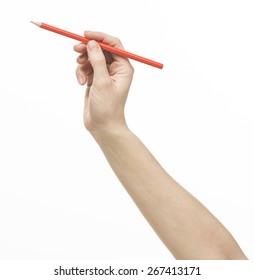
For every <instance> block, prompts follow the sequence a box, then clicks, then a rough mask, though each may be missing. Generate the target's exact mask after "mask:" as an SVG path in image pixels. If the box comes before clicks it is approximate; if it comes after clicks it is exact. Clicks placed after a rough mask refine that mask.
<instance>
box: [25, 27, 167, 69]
mask: <svg viewBox="0 0 254 280" xmlns="http://www.w3.org/2000/svg"><path fill="white" fill-rule="evenodd" d="M31 22H32V23H33V24H35V25H37V26H39V27H41V28H43V29H47V30H49V31H52V32H55V33H58V34H60V35H63V36H66V37H69V38H72V39H75V40H78V41H80V42H83V43H85V44H87V43H88V42H89V41H90V40H89V39H87V38H86V37H83V36H80V35H77V34H74V33H71V32H69V31H66V30H63V29H60V28H57V27H54V26H51V25H48V24H46V23H42V22H36V21H31ZM98 43H99V45H100V46H101V48H102V49H104V50H106V51H109V52H112V53H115V54H117V55H120V56H124V57H128V58H131V59H134V60H137V61H139V62H142V63H145V64H148V65H151V66H154V67H157V68H159V69H162V68H163V64H162V63H159V62H156V61H154V60H151V59H148V58H145V57H142V56H139V55H136V54H133V53H130V52H127V51H124V50H121V49H118V48H114V47H111V46H109V45H106V44H104V43H100V42H98Z"/></svg>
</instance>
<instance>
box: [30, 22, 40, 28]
mask: <svg viewBox="0 0 254 280" xmlns="http://www.w3.org/2000/svg"><path fill="white" fill-rule="evenodd" d="M30 22H31V23H33V24H35V25H37V26H39V27H41V22H38V21H30Z"/></svg>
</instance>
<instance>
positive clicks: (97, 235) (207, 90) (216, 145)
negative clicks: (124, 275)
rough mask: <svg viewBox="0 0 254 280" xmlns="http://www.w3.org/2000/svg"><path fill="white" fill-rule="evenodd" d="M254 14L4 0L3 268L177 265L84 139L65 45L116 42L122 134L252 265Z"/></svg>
mask: <svg viewBox="0 0 254 280" xmlns="http://www.w3.org/2000/svg"><path fill="white" fill-rule="evenodd" d="M253 14H254V7H253V1H245V0H241V1H240V0H239V1H226V0H220V1H218V0H214V1H201V0H200V1H197V0H194V1H188V0H185V1H166V0H165V1H162V0H155V1H130V0H129V1H119V0H109V1H98V0H97V1H96V0H90V1H85V0H83V1H80V0H79V1H78V0H77V1H75V0H73V1H52V0H44V1H38V0H34V1H29V0H24V1H17V0H14V1H11V0H9V1H2V2H1V4H0V28H1V33H0V34H1V45H0V46H1V52H0V71H1V72H0V73H1V78H0V137H1V138H0V165H1V168H0V172H1V173H0V248H1V249H0V258H1V259H173V257H172V256H171V254H170V253H169V252H168V250H167V249H166V248H165V247H164V245H163V244H162V243H161V241H160V240H159V239H158V237H157V236H156V235H155V233H154V232H153V230H152V229H151V228H150V226H149V225H148V224H147V222H146V221H145V219H144V218H143V216H142V215H141V214H140V213H139V211H138V210H137V208H136V206H135V205H134V203H133V202H132V200H131V199H130V198H129V196H128V195H127V193H126V192H125V190H124V189H123V187H122V186H121V184H120V183H119V182H118V180H117V179H116V177H115V175H114V174H113V172H112V171H111V169H110V168H109V166H108V164H107V162H106V160H105V159H104V157H103V154H102V153H101V151H100V149H99V148H98V146H97V144H96V143H95V142H94V141H93V139H92V137H91V136H90V135H89V133H88V132H86V131H85V128H84V127H83V121H82V114H83V99H84V88H82V87H80V86H79V85H78V84H77V82H76V79H75V74H74V72H75V67H76V61H75V59H76V56H77V55H76V54H75V53H74V52H73V50H72V46H73V45H74V44H75V43H76V42H75V41H74V40H71V39H69V38H65V37H62V36H59V35H56V34H53V33H50V32H48V31H45V30H42V29H39V28H37V27H36V26H34V25H32V24H31V23H30V22H29V21H30V20H35V21H43V22H45V23H48V24H51V25H55V26H57V27H60V28H63V29H66V30H69V31H72V32H74V33H78V34H82V33H83V31H84V30H99V31H103V32H106V33H109V34H112V35H114V36H117V37H119V38H121V40H122V42H123V44H124V46H125V48H126V50H128V51H131V52H134V53H136V54H139V55H142V56H145V57H148V58H150V59H154V60H157V61H159V62H162V63H164V64H165V67H164V69H163V70H159V69H156V68H153V67H150V66H147V65H143V64H141V63H138V62H133V66H134V68H135V78H134V81H133V84H132V87H131V91H130V96H129V99H128V102H127V106H126V115H127V121H128V124H129V127H130V128H131V129H132V130H133V131H134V132H135V133H136V134H137V135H138V136H139V138H141V140H142V141H143V142H144V143H145V144H146V146H147V147H148V148H149V149H150V150H151V151H152V153H153V154H154V155H155V157H156V158H157V159H158V160H159V161H160V163H161V164H162V165H163V167H164V168H165V169H166V170H167V171H168V172H169V173H170V174H171V176H173V177H174V178H175V179H176V180H177V181H178V182H179V183H180V184H182V185H183V186H184V187H185V188H186V189H187V190H188V191H190V192H191V193H192V194H193V195H195V196H196V197H197V198H198V199H199V200H200V201H201V202H202V203H203V204H204V205H206V207H208V209H209V210H210V211H211V212H212V213H213V214H214V215H215V216H216V217H217V218H218V219H219V220H220V221H221V222H222V223H223V224H224V225H225V226H226V227H227V228H228V230H229V231H230V232H231V233H232V235H233V236H234V237H235V239H236V240H237V241H238V243H239V244H240V246H241V248H242V249H243V251H244V252H245V254H246V255H247V256H248V257H249V258H250V259H251V258H253V257H254V243H253V236H254V226H253V213H254V206H253V191H252V190H253V186H254V176H253V173H254V172H253V167H254V148H253V143H254V125H253V124H254V110H253V105H254V97H253V94H254V84H253V75H254V66H253V65H254V52H253V50H254V39H253V29H254V17H253Z"/></svg>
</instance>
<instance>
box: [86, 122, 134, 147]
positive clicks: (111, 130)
mask: <svg viewBox="0 0 254 280" xmlns="http://www.w3.org/2000/svg"><path fill="white" fill-rule="evenodd" d="M90 133H91V135H92V136H93V138H94V139H95V141H96V142H97V143H98V144H99V145H100V144H102V143H106V142H112V141H113V140H114V139H117V138H119V137H122V136H124V135H127V134H130V133H131V131H130V129H129V128H128V126H127V124H126V123H124V124H121V125H117V126H112V127H107V128H105V129H96V130H93V131H90Z"/></svg>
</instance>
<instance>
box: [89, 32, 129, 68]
mask: <svg viewBox="0 0 254 280" xmlns="http://www.w3.org/2000/svg"><path fill="white" fill-rule="evenodd" d="M85 37H87V38H88V39H92V40H95V41H97V42H100V43H103V44H106V45H108V46H111V47H114V48H117V49H120V50H124V47H123V45H122V43H121V41H120V40H119V39H118V38H116V37H114V36H111V35H108V34H105V33H103V32H97V31H85ZM111 54H112V57H113V59H114V60H116V61H119V62H120V61H121V62H123V61H125V62H126V61H127V62H128V63H129V60H128V58H126V57H123V56H119V55H117V54H114V53H111Z"/></svg>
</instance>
